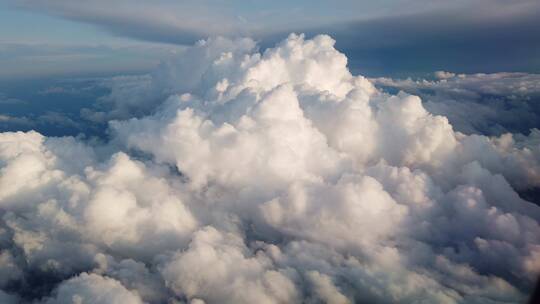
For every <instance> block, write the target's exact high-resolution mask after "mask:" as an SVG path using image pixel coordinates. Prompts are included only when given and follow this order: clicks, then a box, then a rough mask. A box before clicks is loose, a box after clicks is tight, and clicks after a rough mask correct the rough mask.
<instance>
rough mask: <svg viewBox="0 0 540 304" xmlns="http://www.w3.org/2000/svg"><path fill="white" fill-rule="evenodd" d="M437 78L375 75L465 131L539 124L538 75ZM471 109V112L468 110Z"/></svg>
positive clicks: (440, 74)
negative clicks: (383, 76) (413, 96)
mask: <svg viewBox="0 0 540 304" xmlns="http://www.w3.org/2000/svg"><path fill="white" fill-rule="evenodd" d="M434 76H435V78H437V80H428V79H419V80H412V79H410V78H409V79H391V78H375V79H372V81H373V82H374V83H375V85H377V86H379V87H382V88H385V89H392V90H395V89H398V90H403V91H405V92H407V93H409V94H415V95H419V96H421V97H422V99H423V101H424V106H425V107H426V109H427V110H428V111H430V112H431V113H433V114H437V115H444V116H446V117H448V119H449V120H450V122H451V123H452V125H453V126H454V128H455V129H456V130H458V131H460V132H465V133H481V134H484V135H500V134H501V133H505V132H520V133H524V134H526V133H528V132H529V129H532V128H536V127H538V125H539V124H540V108H539V107H538V100H539V98H540V85H539V83H540V76H539V75H538V74H526V73H493V74H455V73H451V72H445V71H438V72H435V75H434ZM471 111H472V112H471Z"/></svg>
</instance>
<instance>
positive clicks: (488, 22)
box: [0, 0, 540, 79]
mask: <svg viewBox="0 0 540 304" xmlns="http://www.w3.org/2000/svg"><path fill="white" fill-rule="evenodd" d="M292 31H294V32H305V33H306V34H308V36H310V35H315V34H318V33H328V34H331V35H332V36H333V37H334V38H335V39H336V40H337V47H338V48H339V49H341V50H342V51H344V52H345V53H346V54H347V56H348V57H349V60H350V62H349V65H350V67H351V68H352V69H353V71H358V72H362V73H363V74H369V75H372V76H377V75H386V74H411V73H413V74H414V73H426V72H430V71H433V70H452V71H457V72H468V73H472V72H499V71H522V72H538V71H540V58H539V57H540V56H539V55H538V54H540V2H539V1H536V0H515V1H502V0H467V1H461V0H458V1H427V0H384V1H352V0H340V1H326V0H321V1H305V0H301V1H293V2H291V1H282V0H279V1H257V0H249V1H239V0H233V1H223V0H204V1H172V0H157V1H140V0H135V1H133V0H132V1H127V0H107V1H105V0H91V1H84V2H81V1H68V0H43V1H28V0H19V1H17V0H0V65H2V66H3V67H4V68H3V69H1V71H0V78H2V79H6V78H7V79H15V78H29V77H35V76H45V75H68V74H69V75H73V74H83V75H84V74H114V73H115V72H117V73H126V72H136V71H140V70H145V69H147V68H149V67H150V66H152V65H154V64H155V63H156V62H158V61H159V60H160V59H162V58H163V57H164V56H166V55H167V54H168V53H170V52H174V50H175V49H176V48H178V47H181V45H189V44H192V43H193V42H195V41H197V40H199V39H204V38H207V37H210V36H216V35H223V36H250V37H254V38H256V39H258V40H259V41H260V42H261V45H262V46H263V47H264V46H268V45H272V44H273V43H274V42H275V41H278V40H281V39H283V38H284V37H286V35H287V34H288V33H289V32H292Z"/></svg>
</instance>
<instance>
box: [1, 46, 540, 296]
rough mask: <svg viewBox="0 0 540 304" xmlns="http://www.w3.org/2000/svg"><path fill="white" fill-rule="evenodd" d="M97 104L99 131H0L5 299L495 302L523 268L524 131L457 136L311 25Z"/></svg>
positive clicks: (518, 285)
mask: <svg viewBox="0 0 540 304" xmlns="http://www.w3.org/2000/svg"><path fill="white" fill-rule="evenodd" d="M441 75H442V74H441ZM442 76H444V77H446V76H445V75H442ZM448 76H450V75H448ZM115 88H116V90H115ZM107 102H109V103H110V104H111V106H112V108H113V109H114V111H113V112H112V113H111V114H110V115H111V117H116V118H117V119H118V120H116V121H113V122H111V123H110V126H109V132H110V134H111V137H112V140H111V141H110V142H109V143H107V144H102V145H91V144H90V143H85V142H82V141H80V140H77V139H75V138H71V137H64V138H55V137H44V136H43V135H41V134H39V133H36V132H26V133H23V132H14V133H13V132H12V133H1V134H0V168H1V169H0V208H1V209H0V210H1V213H0V214H1V221H0V248H1V251H0V270H1V271H0V287H1V288H2V291H1V292H0V299H2V300H3V301H4V302H7V303H10V302H13V303H18V302H20V301H22V302H32V301H34V302H36V303H47V304H50V303H72V302H75V303H78V302H80V303H254V302H256V303H304V302H305V303H355V302H370V303H395V302H400V303H417V302H420V301H424V302H434V303H508V302H523V301H524V300H525V299H526V297H527V295H528V293H529V292H530V291H531V289H532V286H533V284H534V281H535V279H536V277H537V276H538V274H539V272H540V226H539V221H540V208H539V207H538V206H537V205H535V204H533V203H531V202H528V201H526V200H524V199H522V198H521V197H520V196H519V195H518V193H517V192H516V191H522V190H531V189H532V190H534V189H537V188H538V187H539V186H540V146H539V142H540V131H538V130H537V129H534V130H532V131H531V132H530V133H529V134H528V135H527V136H525V135H519V136H518V135H514V134H511V133H505V134H502V135H500V136H493V137H487V136H485V135H481V134H474V132H473V133H471V134H469V135H466V134H464V133H460V132H457V131H455V130H454V128H453V126H452V125H451V124H450V123H449V121H448V119H447V118H446V117H444V116H439V115H434V114H431V113H430V112H429V111H427V110H426V109H425V108H424V106H423V103H422V101H421V99H420V98H419V97H416V96H414V95H409V94H407V93H403V92H401V93H399V94H397V95H391V94H388V93H385V92H382V91H380V90H378V89H377V88H376V87H375V86H374V85H373V84H372V82H370V81H369V80H368V79H366V78H364V77H362V76H353V75H352V74H351V73H350V72H349V70H348V69H347V58H346V57H345V56H344V55H343V54H341V53H339V52H338V51H337V50H336V49H335V48H334V40H332V39H331V38H330V37H328V36H324V35H323V36H317V37H315V38H313V39H310V40H306V39H305V38H304V36H299V35H290V36H289V37H288V38H287V39H285V40H283V41H281V42H280V43H278V44H277V45H276V46H275V47H273V48H269V49H267V50H266V51H264V53H259V52H258V51H257V47H256V43H255V42H253V41H252V40H250V39H238V40H228V39H225V38H216V39H209V40H206V41H202V42H200V43H198V44H196V45H195V46H193V47H192V48H189V49H187V50H186V51H185V52H183V53H182V54H180V55H179V56H178V58H176V59H174V60H171V61H168V62H165V63H163V64H162V65H161V66H160V67H158V69H157V70H156V71H155V72H154V73H152V74H151V75H149V76H145V77H142V78H123V79H121V78H118V79H117V83H116V85H115V86H114V88H113V93H112V95H111V96H109V98H108V101H107Z"/></svg>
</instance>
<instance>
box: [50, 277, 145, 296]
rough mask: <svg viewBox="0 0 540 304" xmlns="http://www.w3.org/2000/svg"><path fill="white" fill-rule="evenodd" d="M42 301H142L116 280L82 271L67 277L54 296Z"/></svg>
mask: <svg viewBox="0 0 540 304" xmlns="http://www.w3.org/2000/svg"><path fill="white" fill-rule="evenodd" d="M44 303H47V304H56V303H57V304H61V303H66V304H67V303H95V304H100V303H103V304H106V303H107V304H108V303H118V304H120V303H133V304H139V303H140V304H142V303H143V301H142V300H141V299H140V297H139V296H138V295H137V294H136V293H133V292H131V291H130V290H128V289H126V288H125V287H124V286H122V284H120V283H119V282H118V281H116V280H114V279H111V278H107V277H102V276H99V275H97V274H87V273H82V274H80V275H79V276H77V277H75V278H72V279H69V280H67V281H65V282H63V283H62V284H60V286H58V288H57V289H56V290H55V292H54V296H53V297H52V298H50V299H48V300H47V301H45V302H44Z"/></svg>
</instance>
